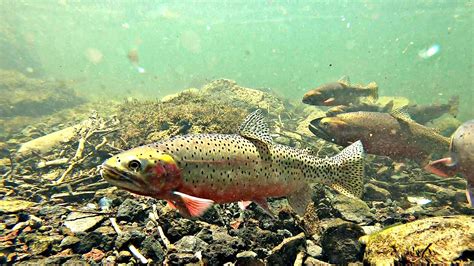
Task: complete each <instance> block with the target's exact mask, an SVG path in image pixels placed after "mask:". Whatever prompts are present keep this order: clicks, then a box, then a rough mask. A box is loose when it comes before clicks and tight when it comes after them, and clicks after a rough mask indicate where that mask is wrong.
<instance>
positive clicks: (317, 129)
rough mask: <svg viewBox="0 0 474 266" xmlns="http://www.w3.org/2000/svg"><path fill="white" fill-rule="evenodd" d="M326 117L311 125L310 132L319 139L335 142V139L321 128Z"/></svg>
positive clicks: (315, 120) (313, 121)
mask: <svg viewBox="0 0 474 266" xmlns="http://www.w3.org/2000/svg"><path fill="white" fill-rule="evenodd" d="M324 118H325V117H319V118H316V119H314V120H312V121H311V122H310V123H309V126H308V128H309V130H310V131H311V132H312V133H313V134H314V135H315V136H317V137H319V138H322V139H324V140H325V141H329V142H334V138H333V137H332V136H331V135H330V134H329V133H328V132H327V131H326V130H325V129H324V128H323V127H322V126H321V124H320V123H321V120H322V119H324Z"/></svg>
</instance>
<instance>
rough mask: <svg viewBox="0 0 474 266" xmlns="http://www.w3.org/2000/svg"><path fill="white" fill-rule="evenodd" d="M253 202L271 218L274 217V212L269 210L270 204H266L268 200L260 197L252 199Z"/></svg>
mask: <svg viewBox="0 0 474 266" xmlns="http://www.w3.org/2000/svg"><path fill="white" fill-rule="evenodd" d="M253 202H255V203H256V204H257V205H258V206H260V207H261V208H262V209H263V210H264V211H265V213H266V214H268V215H270V216H271V217H272V218H275V217H276V216H275V214H274V213H273V212H272V210H270V206H268V202H267V200H266V199H264V198H261V199H254V200H253Z"/></svg>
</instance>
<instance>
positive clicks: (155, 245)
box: [141, 236, 165, 264]
mask: <svg viewBox="0 0 474 266" xmlns="http://www.w3.org/2000/svg"><path fill="white" fill-rule="evenodd" d="M141 246H142V248H141V251H142V252H143V254H144V256H145V257H146V258H148V259H152V260H153V263H160V264H161V263H162V262H163V260H164V259H165V252H164V251H163V247H162V246H161V245H160V242H159V241H158V240H156V239H155V238H153V237H151V236H147V237H146V238H145V240H144V241H143V243H142V245H141Z"/></svg>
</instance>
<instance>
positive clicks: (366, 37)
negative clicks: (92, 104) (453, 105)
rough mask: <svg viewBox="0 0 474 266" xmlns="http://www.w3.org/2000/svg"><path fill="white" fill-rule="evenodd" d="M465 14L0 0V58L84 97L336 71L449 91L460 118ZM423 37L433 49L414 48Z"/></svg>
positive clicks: (469, 59)
mask: <svg viewBox="0 0 474 266" xmlns="http://www.w3.org/2000/svg"><path fill="white" fill-rule="evenodd" d="M473 14H474V13H473V2H472V1H469V0H467V1H461V0H459V1H458V0H448V1H411V0H410V1H409V0H402V1H398V0H397V1H380V0H379V1H368V0H367V1H270V0H269V1H68V0H59V1H46V0H27V1H14V0H1V1H0V17H2V20H3V22H2V23H0V26H2V27H4V28H5V27H7V28H8V29H9V32H10V33H13V34H15V38H16V39H17V40H19V41H18V42H19V43H20V44H22V45H23V46H24V47H26V51H27V52H28V53H29V55H28V56H26V55H22V54H19V53H18V54H17V51H12V50H8V49H2V50H1V51H0V53H4V56H0V58H8V60H12V58H13V59H15V60H18V61H21V60H24V59H23V57H25V58H29V57H32V58H34V61H35V63H36V65H37V66H38V68H40V69H41V70H39V69H36V68H35V67H34V66H31V67H30V68H28V62H26V61H25V62H24V64H23V65H22V66H21V69H20V71H24V72H25V73H27V74H28V73H29V74H35V73H37V74H38V75H40V76H41V78H56V79H72V80H74V81H75V82H77V83H76V87H77V88H80V93H81V94H82V95H85V96H88V97H91V98H93V99H109V98H116V99H122V98H124V97H130V96H131V97H136V98H145V99H150V98H152V99H153V98H160V97H162V96H164V95H167V94H170V93H173V92H176V91H180V90H182V89H184V88H188V87H199V86H201V85H203V84H205V83H206V82H207V81H209V80H212V79H216V78H229V79H233V80H236V81H237V82H238V83H239V84H240V85H243V86H248V87H252V88H254V87H266V88H272V89H273V90H275V91H277V92H278V93H280V94H282V95H285V96H287V97H288V98H291V99H295V100H299V99H300V98H301V97H302V95H303V94H304V92H305V91H307V90H308V89H311V88H313V87H315V86H317V85H320V84H321V83H324V82H329V81H333V80H336V79H338V78H339V77H341V76H343V75H348V76H350V77H351V80H352V81H353V82H356V83H366V82H369V81H376V82H377V83H378V84H379V86H380V93H381V95H382V96H404V97H408V98H410V99H411V100H413V101H415V102H418V103H432V102H445V101H447V99H448V97H449V96H451V95H460V96H461V116H460V117H461V119H463V120H464V119H468V118H472V117H474V109H472V107H471V104H472V102H473V96H474V92H473V91H474V86H473V78H474V74H473V73H474V71H473V62H474V52H473V49H474V48H473V47H474V46H473V28H474V27H473V25H474V19H473ZM2 32H3V33H5V31H4V30H2V31H0V34H1V33H2ZM432 45H439V47H440V50H439V52H438V53H436V54H434V55H433V56H431V57H428V58H422V57H420V56H419V52H420V50H423V49H427V48H429V47H430V46H432ZM131 49H137V53H138V56H139V65H140V66H141V67H143V68H144V69H145V71H146V72H145V73H139V72H138V71H137V69H136V67H135V66H133V65H132V63H131V62H130V60H129V59H128V57H127V54H128V53H129V51H130V50H131ZM5 54H7V55H8V56H5ZM16 57H19V58H20V59H18V58H16ZM25 60H26V59H25ZM8 63H9V62H2V66H3V67H5V65H8ZM10 63H11V62H10ZM27 68H28V69H27ZM30 72H32V73H30ZM39 73H40V74H39Z"/></svg>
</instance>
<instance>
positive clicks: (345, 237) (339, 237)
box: [321, 218, 364, 264]
mask: <svg viewBox="0 0 474 266" xmlns="http://www.w3.org/2000/svg"><path fill="white" fill-rule="evenodd" d="M321 228H322V229H323V232H322V234H321V247H322V248H323V254H324V257H326V258H327V259H328V261H329V262H330V263H334V264H347V263H349V262H356V261H359V260H360V259H361V258H362V252H361V247H362V246H361V244H360V243H359V238H360V237H361V236H363V235H364V230H363V229H362V227H361V226H359V225H357V224H355V223H351V222H347V221H344V220H342V219H339V218H338V219H331V220H326V221H324V222H322V225H321Z"/></svg>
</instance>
